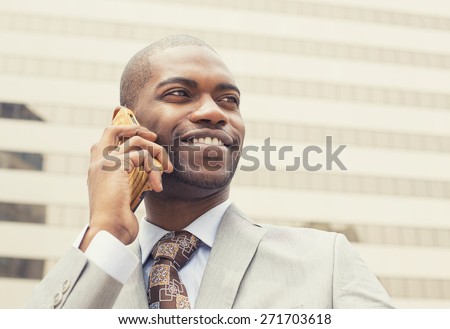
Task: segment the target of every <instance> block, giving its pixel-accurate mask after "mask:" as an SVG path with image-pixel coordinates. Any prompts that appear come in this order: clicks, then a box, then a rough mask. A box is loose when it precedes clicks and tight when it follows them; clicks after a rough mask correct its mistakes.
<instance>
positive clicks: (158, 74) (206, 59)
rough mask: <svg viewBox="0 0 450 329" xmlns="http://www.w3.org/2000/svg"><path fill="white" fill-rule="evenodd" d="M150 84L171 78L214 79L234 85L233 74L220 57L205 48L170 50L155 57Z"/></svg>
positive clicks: (152, 62)
mask: <svg viewBox="0 0 450 329" xmlns="http://www.w3.org/2000/svg"><path fill="white" fill-rule="evenodd" d="M150 62H151V66H152V67H151V71H152V73H151V78H150V82H153V83H156V84H157V83H158V82H159V81H162V80H165V79H167V78H170V77H185V78H189V79H192V80H196V81H198V80H203V79H209V80H211V79H214V80H217V82H218V83H223V82H226V83H234V78H233V75H232V74H231V72H230V71H229V70H228V68H227V67H226V65H225V63H224V62H223V61H222V59H220V57H219V56H218V55H217V54H216V53H215V52H213V51H212V50H211V49H209V48H207V47H203V46H180V47H174V48H168V49H165V50H163V51H161V52H158V53H157V54H155V55H153V56H152V58H151V60H150Z"/></svg>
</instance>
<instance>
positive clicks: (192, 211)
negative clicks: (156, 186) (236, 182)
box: [145, 188, 229, 231]
mask: <svg viewBox="0 0 450 329" xmlns="http://www.w3.org/2000/svg"><path fill="white" fill-rule="evenodd" d="M158 194H159V193H158ZM228 196H229V189H228V188H226V189H224V190H221V191H218V192H215V193H213V194H210V195H207V196H204V197H201V198H191V199H188V198H176V197H169V198H165V197H162V196H160V195H156V193H148V195H147V197H146V198H145V210H146V213H147V220H148V221H149V222H150V223H152V224H154V225H156V226H159V227H161V228H163V229H165V230H167V231H180V230H182V229H184V228H185V227H186V226H188V225H189V224H191V223H192V222H193V221H194V220H196V219H197V218H198V217H200V216H201V215H203V214H204V213H206V212H207V211H208V210H210V209H212V208H214V207H215V206H217V205H219V204H221V203H222V202H224V201H225V200H227V199H228Z"/></svg>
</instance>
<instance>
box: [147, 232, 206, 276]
mask: <svg viewBox="0 0 450 329" xmlns="http://www.w3.org/2000/svg"><path fill="white" fill-rule="evenodd" d="M199 245H200V240H199V239H198V238H197V237H196V236H195V235H193V234H191V233H189V232H187V231H178V232H170V233H167V234H166V235H165V236H164V237H162V238H161V240H159V241H158V243H157V244H156V245H155V246H154V247H153V250H152V256H153V258H154V259H155V261H158V260H159V259H167V260H169V261H171V262H173V264H174V266H175V267H176V268H177V269H178V270H179V269H180V268H182V267H183V266H184V265H186V263H187V262H188V260H189V259H190V258H191V256H192V255H193V254H194V252H195V251H196V250H197V248H198V247H199Z"/></svg>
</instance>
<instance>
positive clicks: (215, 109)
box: [190, 97, 229, 125]
mask: <svg viewBox="0 0 450 329" xmlns="http://www.w3.org/2000/svg"><path fill="white" fill-rule="evenodd" d="M190 120H191V121H192V122H208V123H211V124H213V125H217V124H221V125H226V124H227V123H228V122H229V118H228V115H227V114H226V113H225V112H224V111H223V110H222V109H221V108H220V107H219V106H218V105H217V103H216V102H215V101H214V99H212V98H211V97H208V99H206V100H204V101H203V102H202V103H201V105H200V107H199V108H197V109H196V110H195V111H193V112H192V113H191V116H190Z"/></svg>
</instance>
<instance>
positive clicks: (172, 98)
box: [161, 88, 191, 104]
mask: <svg viewBox="0 0 450 329" xmlns="http://www.w3.org/2000/svg"><path fill="white" fill-rule="evenodd" d="M161 99H162V100H164V101H165V102H168V103H180V104H183V103H186V102H188V101H189V100H190V99H191V94H190V93H189V91H187V90H186V89H183V88H174V89H170V90H168V91H166V92H165V93H164V94H163V95H162V96H161Z"/></svg>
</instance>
